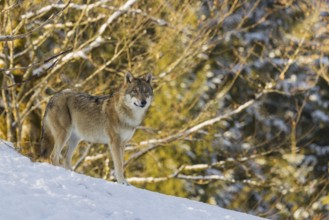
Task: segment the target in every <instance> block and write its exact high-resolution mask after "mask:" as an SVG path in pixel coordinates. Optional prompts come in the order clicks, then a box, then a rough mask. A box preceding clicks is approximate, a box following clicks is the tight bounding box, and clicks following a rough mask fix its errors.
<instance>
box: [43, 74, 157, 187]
mask: <svg viewBox="0 0 329 220" xmlns="http://www.w3.org/2000/svg"><path fill="white" fill-rule="evenodd" d="M151 80H152V75H151V74H148V75H146V76H145V77H141V78H135V77H134V76H133V75H132V74H131V73H127V74H126V75H125V77H124V82H123V85H122V86H121V87H120V89H119V90H118V91H117V92H115V93H114V94H112V95H105V96H92V95H89V94H85V93H78V92H74V91H72V90H64V91H62V92H59V93H57V94H55V95H54V96H53V97H51V99H50V100H49V102H48V104H47V107H46V111H45V114H44V118H43V125H42V135H41V152H40V156H43V157H46V158H48V159H50V161H51V163H53V164H54V165H60V158H61V152H62V150H63V149H64V146H65V145H66V144H67V145H68V146H67V148H66V152H65V154H64V155H65V158H64V167H65V168H67V169H71V167H72V165H71V160H72V155H73V152H74V149H75V148H76V146H77V145H78V144H79V142H80V141H83V140H84V141H88V142H91V143H101V144H108V145H109V148H110V152H111V155H112V158H113V163H114V171H115V176H116V179H117V181H118V182H119V183H121V184H127V182H126V180H125V178H124V174H123V162H124V161H123V156H124V147H125V145H126V143H127V142H128V141H129V140H130V139H131V138H132V136H133V135H134V132H135V130H136V128H137V126H139V125H140V124H141V122H142V120H143V118H144V116H145V113H146V112H147V110H148V108H149V106H150V104H151V102H152V100H153V89H152V86H151Z"/></svg>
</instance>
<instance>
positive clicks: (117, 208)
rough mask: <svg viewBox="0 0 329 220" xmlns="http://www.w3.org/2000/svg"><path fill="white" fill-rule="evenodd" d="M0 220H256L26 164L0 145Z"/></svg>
mask: <svg viewBox="0 0 329 220" xmlns="http://www.w3.org/2000/svg"><path fill="white" fill-rule="evenodd" d="M0 219H1V220H11V219H15V220H16V219H24V220H30V219H31V220H32V219H33V220H38V219H56V220H57V219H61V220H65V219H93V220H96V219H97V220H101V219H111V220H115V219H118V220H124V219H127V220H147V219H152V220H154V219H157V220H161V219H164V220H173V219H179V220H182V219H188V220H193V219H202V220H210V219H216V220H218V219H232V220H233V219H243V220H253V219H261V218H258V217H255V216H251V215H247V214H243V213H239V212H235V211H230V210H226V209H222V208H219V207H216V206H211V205H207V204H204V203H200V202H195V201H191V200H188V199H182V198H177V197H173V196H166V195H162V194H159V193H154V192H150V191H147V190H142V189H138V188H135V187H133V186H123V185H119V184H116V183H111V182H108V181H105V180H102V179H97V178H91V177H88V176H84V175H81V174H77V173H74V172H70V171H67V170H65V169H63V168H60V167H54V166H52V165H49V164H45V163H32V162H31V161H30V160H29V159H28V158H26V157H24V156H22V155H20V154H19V153H17V152H16V151H15V150H14V149H12V148H10V147H8V146H7V145H5V144H4V142H3V141H1V140H0Z"/></svg>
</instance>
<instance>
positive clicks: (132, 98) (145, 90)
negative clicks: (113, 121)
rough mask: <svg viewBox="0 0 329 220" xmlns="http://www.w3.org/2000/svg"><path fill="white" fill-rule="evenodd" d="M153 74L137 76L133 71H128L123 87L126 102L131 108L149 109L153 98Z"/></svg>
mask: <svg viewBox="0 0 329 220" xmlns="http://www.w3.org/2000/svg"><path fill="white" fill-rule="evenodd" d="M151 82H152V75H151V74H147V75H146V76H145V77H143V78H135V77H134V76H133V75H132V74H131V73H129V72H128V73H126V75H125V79H124V84H123V87H124V88H125V103H126V104H127V105H128V106H129V107H130V108H131V109H135V108H142V109H143V108H145V109H147V108H148V107H149V106H150V104H151V102H152V99H153V89H152V86H151Z"/></svg>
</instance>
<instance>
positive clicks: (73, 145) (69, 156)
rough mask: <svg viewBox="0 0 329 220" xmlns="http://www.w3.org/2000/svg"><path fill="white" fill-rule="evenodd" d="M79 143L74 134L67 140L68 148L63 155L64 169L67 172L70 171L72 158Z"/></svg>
mask: <svg viewBox="0 0 329 220" xmlns="http://www.w3.org/2000/svg"><path fill="white" fill-rule="evenodd" d="M79 142H80V138H79V137H78V136H77V135H75V134H74V133H72V134H71V136H70V138H69V140H68V147H67V150H66V154H65V168H66V169H68V170H71V169H72V156H73V153H74V150H75V148H76V147H77V145H78V144H79Z"/></svg>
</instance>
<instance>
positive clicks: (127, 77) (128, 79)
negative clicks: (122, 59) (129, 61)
mask: <svg viewBox="0 0 329 220" xmlns="http://www.w3.org/2000/svg"><path fill="white" fill-rule="evenodd" d="M133 80H134V76H133V75H132V74H131V73H130V72H126V75H125V84H127V83H131V82H132V81H133Z"/></svg>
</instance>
